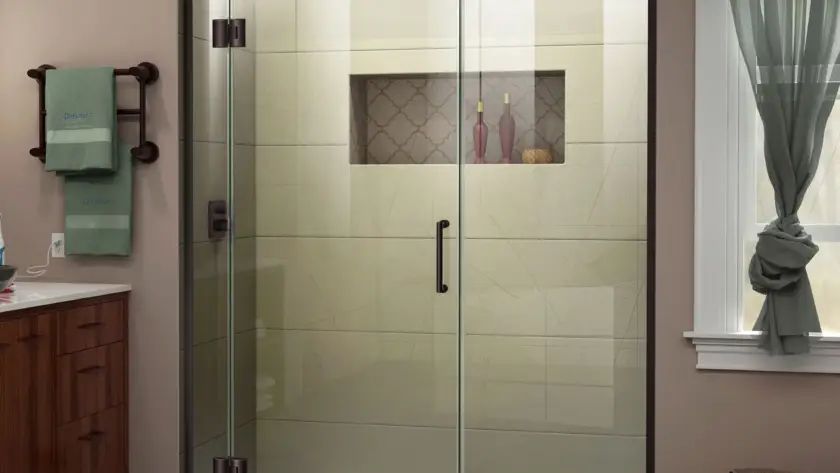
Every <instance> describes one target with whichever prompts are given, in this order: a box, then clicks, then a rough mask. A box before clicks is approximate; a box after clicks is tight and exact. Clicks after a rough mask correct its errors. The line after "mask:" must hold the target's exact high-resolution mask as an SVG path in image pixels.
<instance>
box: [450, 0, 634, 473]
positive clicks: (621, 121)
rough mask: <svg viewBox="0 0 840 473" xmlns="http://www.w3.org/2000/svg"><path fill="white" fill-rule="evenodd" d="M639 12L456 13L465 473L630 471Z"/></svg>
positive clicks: (540, 1) (491, 4) (490, 4)
mask: <svg viewBox="0 0 840 473" xmlns="http://www.w3.org/2000/svg"><path fill="white" fill-rule="evenodd" d="M647 3H648V2H647V1H645V0H614V1H613V0H598V1H583V0H578V1H575V0H563V1H557V0H524V1H518V2H515V5H514V3H513V2H509V1H501V0H481V1H480V2H479V1H478V0H472V1H467V8H466V12H465V18H464V20H463V21H464V31H465V32H466V37H465V41H466V45H465V83H464V104H463V108H464V110H465V114H464V123H463V125H462V128H463V130H464V134H463V140H464V141H463V142H464V146H463V148H464V150H465V154H464V162H465V164H464V165H463V166H462V170H461V179H462V182H461V185H462V189H461V192H462V194H461V199H462V215H461V222H462V226H461V231H462V237H463V241H462V246H463V254H462V264H461V271H462V301H461V304H462V306H461V307H462V313H461V317H462V329H463V334H462V336H463V341H464V342H463V345H464V350H463V357H464V358H463V384H464V404H463V408H464V447H463V466H464V471H466V472H469V473H472V472H476V473H477V472H481V473H496V472H498V473H502V472H508V471H527V472H529V473H543V472H544V473H548V472H556V471H578V472H606V471H622V472H629V473H632V472H643V471H645V429H646V427H645V422H646V416H645V399H646V396H645V379H646V373H645V345H646V343H645V333H646V332H645V320H646V309H645V307H646V301H645V282H646V278H645V261H646V255H645V249H646V241H645V240H646V235H647V232H646V226H645V215H646V209H647V200H646V188H647V186H646V181H645V179H646V169H647V164H646V156H647V147H646V139H647V108H646V104H647V76H646V74H647V54H648V46H647V37H646V34H647V21H646V20H647V16H648V15H647V13H648V12H647ZM506 94H507V97H506ZM479 100H481V101H482V102H483V105H482V109H483V113H481V114H480V115H481V117H480V118H479V114H478V113H477V110H478V102H479ZM505 102H509V105H507V104H506V103H505ZM508 108H509V110H510V112H508V111H507V109H508ZM508 113H509V114H510V117H512V119H511V118H509V117H508ZM485 130H486V131H485ZM485 134H486V135H488V136H487V137H486V138H485V137H484V135H485ZM483 139H486V140H487V144H486V146H483V145H481V142H480V141H479V140H483ZM477 149H478V150H482V149H485V150H486V151H485V152H484V153H483V154H484V155H483V156H482V153H481V152H480V151H478V152H477V151H476V150H477ZM476 163H486V164H476ZM507 163H510V164H507Z"/></svg>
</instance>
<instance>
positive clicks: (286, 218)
mask: <svg viewBox="0 0 840 473" xmlns="http://www.w3.org/2000/svg"><path fill="white" fill-rule="evenodd" d="M256 183H257V191H256V192H257V233H258V234H259V235H260V236H291V235H305V236H330V235H331V236H349V235H350V217H351V206H352V192H351V188H350V185H351V179H350V161H349V150H348V148H347V146H303V147H301V146H258V147H257V178H256Z"/></svg>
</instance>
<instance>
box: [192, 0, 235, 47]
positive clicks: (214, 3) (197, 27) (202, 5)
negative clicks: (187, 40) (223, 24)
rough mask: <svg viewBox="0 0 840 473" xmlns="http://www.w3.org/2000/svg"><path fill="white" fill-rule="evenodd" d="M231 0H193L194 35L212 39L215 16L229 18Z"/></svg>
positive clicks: (206, 39) (207, 39) (208, 39)
mask: <svg viewBox="0 0 840 473" xmlns="http://www.w3.org/2000/svg"><path fill="white" fill-rule="evenodd" d="M229 2H230V0H192V8H193V36H195V37H196V38H200V39H203V40H205V41H210V39H211V35H212V31H213V29H212V22H213V19H214V18H227V16H228V3H229Z"/></svg>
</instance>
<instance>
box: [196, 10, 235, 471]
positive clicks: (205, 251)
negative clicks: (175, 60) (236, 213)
mask: <svg viewBox="0 0 840 473" xmlns="http://www.w3.org/2000/svg"><path fill="white" fill-rule="evenodd" d="M227 16H228V0H195V1H193V38H191V41H192V48H193V71H192V74H193V83H192V92H193V124H192V125H193V127H192V131H193V133H192V135H193V136H192V140H193V142H192V149H193V153H192V154H193V156H192V169H191V171H192V176H193V192H192V195H191V196H189V197H190V198H189V204H190V205H192V214H193V221H192V222H186V224H190V225H192V233H193V242H192V250H193V272H194V280H193V292H192V294H191V295H190V296H191V297H192V298H193V308H194V309H193V314H192V327H191V330H192V333H193V346H191V347H186V349H187V350H192V360H193V366H192V373H193V378H192V380H188V382H190V381H191V382H192V393H193V399H192V406H191V407H192V411H193V412H192V417H193V425H192V426H191V427H192V429H193V430H192V434H193V435H192V437H193V441H192V445H190V446H187V448H190V449H191V450H192V452H191V453H192V471H191V472H189V473H199V472H201V473H204V472H209V471H211V464H212V458H213V457H217V456H227V454H228V441H229V440H230V438H229V436H228V412H229V408H228V407H229V406H228V398H229V370H228V362H229V357H228V352H229V346H228V342H229V336H228V326H227V325H228V316H229V307H228V297H229V295H230V294H229V290H230V287H229V286H228V274H229V267H230V264H229V259H230V258H232V257H233V253H232V252H231V247H230V245H229V242H228V239H227V238H221V239H219V238H211V237H210V235H209V233H208V211H207V209H208V203H209V202H211V201H223V202H227V203H228V204H230V201H229V199H230V197H229V190H230V186H229V180H230V179H231V178H232V175H231V173H230V169H229V166H228V162H229V159H228V146H229V137H228V128H227V127H228V123H229V117H228V110H229V97H230V95H229V86H230V78H229V75H228V69H229V51H228V50H227V49H224V48H222V49H214V48H213V47H212V44H211V39H212V37H211V31H212V27H211V25H212V20H213V19H218V18H227Z"/></svg>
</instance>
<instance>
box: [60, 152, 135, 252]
mask: <svg viewBox="0 0 840 473" xmlns="http://www.w3.org/2000/svg"><path fill="white" fill-rule="evenodd" d="M117 162H118V168H117V172H116V173H114V174H111V175H100V176H95V175H68V176H65V177H64V233H65V242H64V245H65V246H64V248H65V251H66V253H67V255H87V256H109V255H110V256H130V255H131V207H132V200H133V199H132V173H133V169H132V164H133V160H132V157H131V146H129V145H127V144H125V143H120V144H119V151H118V152H117Z"/></svg>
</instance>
